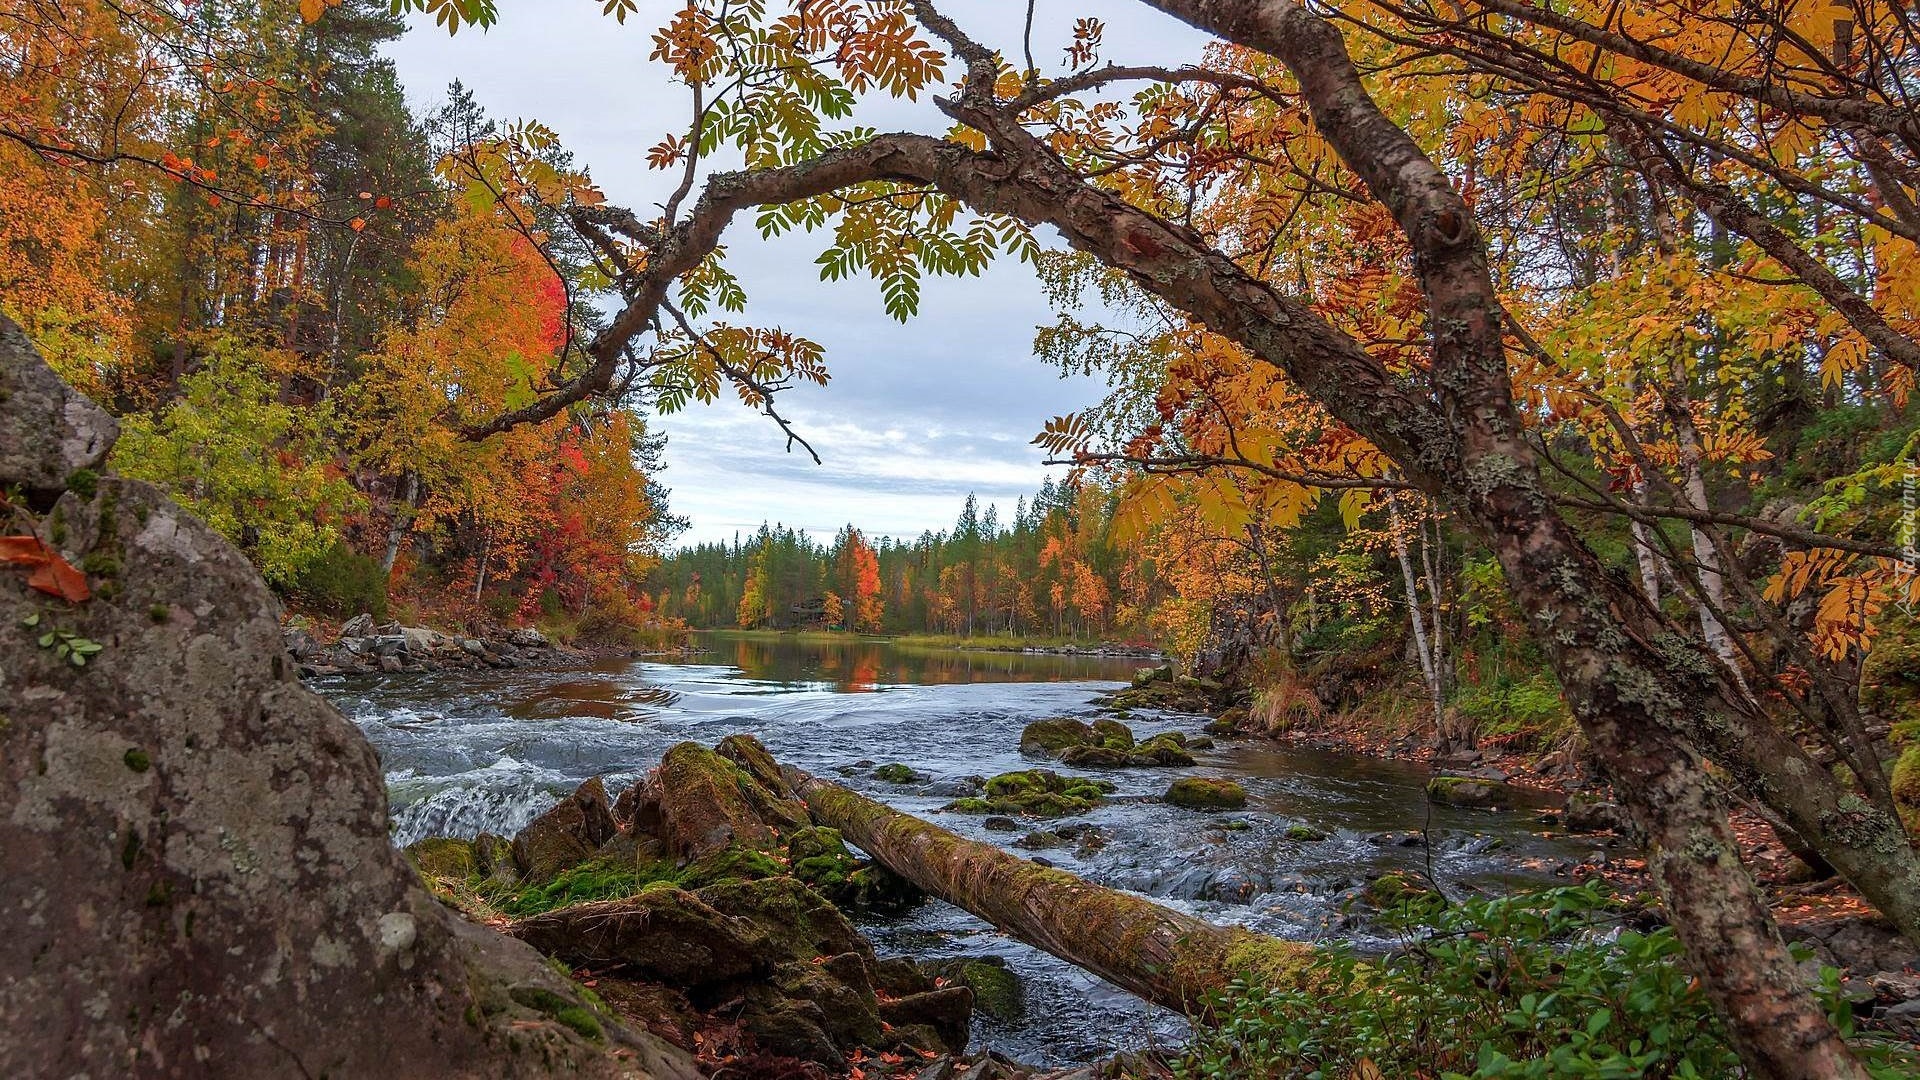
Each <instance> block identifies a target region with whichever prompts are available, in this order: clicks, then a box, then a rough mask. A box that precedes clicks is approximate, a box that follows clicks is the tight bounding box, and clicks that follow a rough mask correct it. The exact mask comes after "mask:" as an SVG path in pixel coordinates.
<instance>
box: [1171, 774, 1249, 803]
mask: <svg viewBox="0 0 1920 1080" xmlns="http://www.w3.org/2000/svg"><path fill="white" fill-rule="evenodd" d="M1162 798H1164V799H1165V800H1166V801H1167V802H1168V803H1171V804H1172V805H1174V806H1183V807H1186V808H1187V809H1189V810H1238V809H1240V808H1241V807H1243V806H1245V805H1247V789H1246V788H1243V787H1241V786H1240V785H1239V784H1236V783H1234V782H1233V781H1231V780H1217V779H1213V778H1210V777H1204V776H1183V777H1181V778H1180V779H1178V780H1175V781H1174V782H1173V783H1171V784H1169V785H1168V786H1167V793H1166V794H1165V795H1164V796H1162Z"/></svg>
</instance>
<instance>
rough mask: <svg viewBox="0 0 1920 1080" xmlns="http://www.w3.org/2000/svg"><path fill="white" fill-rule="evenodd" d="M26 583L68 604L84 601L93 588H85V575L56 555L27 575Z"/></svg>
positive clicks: (91, 593)
mask: <svg viewBox="0 0 1920 1080" xmlns="http://www.w3.org/2000/svg"><path fill="white" fill-rule="evenodd" d="M27 585H28V587H29V588H34V589H39V590H40V591H41V592H43V593H46V594H48V595H49V596H57V597H59V598H60V599H62V600H65V601H66V602H67V603H69V604H80V603H85V602H86V600H87V598H88V597H90V596H92V595H93V590H92V589H89V588H87V575H85V574H83V573H81V572H80V571H78V570H75V569H74V568H73V564H72V563H69V562H68V561H67V560H65V559H63V558H61V557H60V556H58V555H55V556H54V557H53V558H51V559H49V560H48V561H46V562H44V563H42V564H41V565H40V566H39V567H38V568H37V569H35V570H34V572H33V573H31V574H29V575H27Z"/></svg>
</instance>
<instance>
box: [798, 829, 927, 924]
mask: <svg viewBox="0 0 1920 1080" xmlns="http://www.w3.org/2000/svg"><path fill="white" fill-rule="evenodd" d="M787 864H788V866H787V869H788V872H789V873H791V874H792V875H793V876H794V877H796V878H798V879H800V880H801V881H803V882H805V883H806V884H807V886H808V887H809V888H811V889H813V890H814V891H815V892H817V893H819V894H820V895H821V896H824V897H826V898H827V899H828V900H830V901H832V902H833V903H834V904H836V905H838V906H839V907H841V908H842V909H845V910H849V911H855V910H859V911H901V910H905V909H906V908H910V907H913V906H915V905H917V904H920V903H922V902H924V901H925V900H926V898H927V894H926V893H924V892H922V891H921V890H920V888H919V887H918V886H916V885H914V884H913V883H912V882H911V881H908V880H907V879H905V878H903V877H901V876H900V875H898V874H896V873H894V872H893V871H891V870H888V869H887V868H886V867H884V866H881V865H880V864H879V863H862V862H861V861H860V860H859V859H857V858H855V857H854V855H853V852H852V851H850V850H849V849H848V848H847V845H846V841H845V840H844V839H842V837H841V836H840V832H839V830H837V829H828V828H823V827H820V826H812V827H809V828H805V829H801V830H799V831H798V832H796V833H794V834H793V835H792V836H790V837H788V838H787Z"/></svg>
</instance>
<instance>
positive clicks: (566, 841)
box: [513, 776, 619, 882]
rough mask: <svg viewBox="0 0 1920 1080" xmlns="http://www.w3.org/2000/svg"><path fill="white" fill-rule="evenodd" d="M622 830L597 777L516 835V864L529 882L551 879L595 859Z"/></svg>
mask: <svg viewBox="0 0 1920 1080" xmlns="http://www.w3.org/2000/svg"><path fill="white" fill-rule="evenodd" d="M618 831H619V830H618V829H617V828H616V827H615V825H614V823H613V808H612V806H611V805H610V804H609V803H608V802H607V789H606V787H605V786H604V785H603V784H601V782H600V778H599V777H597V776H596V777H594V778H593V779H591V780H588V781H587V782H586V783H584V784H581V785H580V786H579V787H578V788H575V789H574V792H573V794H571V795H568V796H567V797H566V798H564V799H561V800H560V801H559V802H558V803H556V804H555V805H554V807H553V809H551V810H548V811H547V812H546V813H544V814H541V815H540V816H539V817H537V818H534V819H533V820H532V821H531V822H529V823H528V824H527V827H526V828H524V829H521V830H520V833H519V835H517V836H515V837H514V838H513V863H514V865H515V866H516V867H518V868H519V870H520V873H521V875H522V876H523V877H524V878H525V879H526V880H528V881H532V882H541V881H551V880H553V878H554V876H555V875H557V874H559V873H560V872H561V871H563V870H566V869H569V868H570V867H574V866H578V865H580V864H581V863H583V862H586V861H587V860H588V859H591V858H593V855H594V852H595V851H596V850H597V849H598V848H599V847H600V846H601V845H602V844H605V843H606V842H607V841H608V840H611V839H612V838H613V836H614V834H615V833H616V832H618Z"/></svg>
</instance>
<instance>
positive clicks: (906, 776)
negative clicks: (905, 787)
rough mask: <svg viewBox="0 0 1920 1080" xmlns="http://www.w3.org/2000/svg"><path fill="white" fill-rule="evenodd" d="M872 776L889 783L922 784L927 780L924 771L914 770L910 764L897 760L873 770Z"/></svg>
mask: <svg viewBox="0 0 1920 1080" xmlns="http://www.w3.org/2000/svg"><path fill="white" fill-rule="evenodd" d="M873 778H874V779H875V780H882V781H885V782H886V783H889V784H922V783H925V782H926V781H927V776H926V774H925V773H920V772H915V771H914V770H913V768H912V766H909V765H902V764H900V763H899V762H897V761H896V762H894V763H892V764H890V765H882V766H880V767H879V768H877V769H875V770H873Z"/></svg>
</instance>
